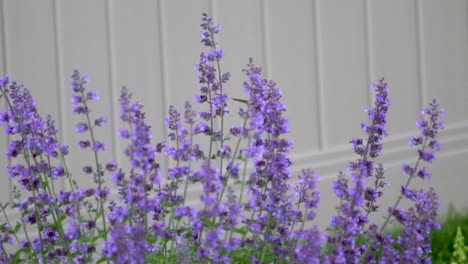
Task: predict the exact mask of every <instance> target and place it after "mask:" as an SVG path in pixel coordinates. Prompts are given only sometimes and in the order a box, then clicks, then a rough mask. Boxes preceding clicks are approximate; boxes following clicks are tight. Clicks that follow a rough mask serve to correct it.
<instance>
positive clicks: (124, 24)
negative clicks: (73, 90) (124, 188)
mask: <svg viewBox="0 0 468 264" xmlns="http://www.w3.org/2000/svg"><path fill="white" fill-rule="evenodd" d="M113 4H114V6H113V11H114V12H113V20H112V26H113V28H114V29H116V30H115V31H114V34H113V36H114V38H113V40H114V47H115V54H118V56H115V61H114V62H115V76H116V81H115V83H116V85H115V89H116V96H117V97H118V96H119V94H120V88H121V86H122V85H125V86H127V87H128V88H129V89H130V91H131V92H132V93H133V99H134V100H137V101H139V102H141V103H142V104H143V105H144V108H143V110H144V111H145V112H146V113H147V114H146V119H147V122H148V124H150V125H151V127H152V132H153V135H154V136H155V138H154V140H155V142H156V141H159V140H161V139H162V138H163V136H165V133H164V130H163V127H164V116H163V114H164V113H163V112H162V110H163V108H162V107H161V105H163V104H164V93H163V81H162V80H163V78H162V76H161V70H162V69H161V63H160V62H161V60H162V59H161V56H160V52H159V51H160V48H161V47H160V41H161V35H160V34H159V32H158V28H159V27H160V22H159V14H158V6H157V3H155V2H154V1H150V0H145V1H138V2H128V1H114V2H113ZM134 14H139V15H138V16H135V15H134ZM116 102H117V101H116ZM117 107H118V108H120V106H117ZM164 111H166V110H164ZM119 113H120V111H116V112H115V114H116V121H117V120H119V119H120V118H119ZM120 125H123V124H122V123H120ZM124 126H126V125H124ZM119 127H120V126H119ZM121 141H122V140H119V143H120V144H122V143H123V146H121V148H120V149H121V152H120V153H119V155H120V156H122V157H123V156H124V154H123V150H124V148H125V146H126V144H127V142H123V141H122V142H121ZM124 159H126V158H124Z"/></svg>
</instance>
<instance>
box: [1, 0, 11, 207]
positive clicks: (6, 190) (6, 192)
mask: <svg viewBox="0 0 468 264" xmlns="http://www.w3.org/2000/svg"><path fill="white" fill-rule="evenodd" d="M5 8H6V7H5V2H4V1H2V0H0V14H1V16H2V17H1V18H0V30H1V35H0V37H1V39H0V63H1V65H0V78H3V77H5V75H6V74H7V73H8V70H9V69H8V65H7V54H6V52H7V47H6V38H7V36H6V30H5V29H6V25H5V19H6V14H7V13H6V11H5ZM0 101H1V103H0V107H1V109H2V110H3V109H6V108H7V104H6V102H5V99H4V98H1V99H0ZM7 148H8V136H7V135H6V134H5V129H3V127H2V128H0V180H1V181H2V182H8V184H7V185H2V189H0V202H2V203H5V202H8V201H10V202H11V178H10V177H9V176H8V169H7V166H8V164H9V161H8V159H7V156H6V154H5V153H6V152H5V150H6V149H7Z"/></svg>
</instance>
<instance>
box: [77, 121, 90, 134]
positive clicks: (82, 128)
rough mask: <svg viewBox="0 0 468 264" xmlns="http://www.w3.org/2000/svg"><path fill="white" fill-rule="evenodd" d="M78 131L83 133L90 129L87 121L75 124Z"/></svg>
mask: <svg viewBox="0 0 468 264" xmlns="http://www.w3.org/2000/svg"><path fill="white" fill-rule="evenodd" d="M75 129H76V132H78V133H80V134H83V133H85V132H86V131H88V125H87V124H86V123H78V124H76V126H75Z"/></svg>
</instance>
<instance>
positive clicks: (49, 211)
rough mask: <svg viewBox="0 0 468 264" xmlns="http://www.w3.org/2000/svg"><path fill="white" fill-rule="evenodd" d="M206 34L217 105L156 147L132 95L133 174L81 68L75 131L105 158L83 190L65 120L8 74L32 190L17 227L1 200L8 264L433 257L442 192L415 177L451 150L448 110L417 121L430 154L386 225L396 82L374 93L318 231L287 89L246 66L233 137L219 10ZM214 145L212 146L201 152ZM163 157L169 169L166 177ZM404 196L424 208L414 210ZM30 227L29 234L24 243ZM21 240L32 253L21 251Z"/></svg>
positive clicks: (311, 176) (9, 128)
mask: <svg viewBox="0 0 468 264" xmlns="http://www.w3.org/2000/svg"><path fill="white" fill-rule="evenodd" d="M200 26H201V28H202V39H201V43H202V44H204V46H205V47H206V48H208V49H209V51H208V52H206V53H205V52H203V53H201V55H200V61H199V62H198V63H197V65H196V67H195V68H196V70H197V71H198V72H199V77H198V83H199V84H200V94H199V95H197V96H196V98H195V102H197V103H198V104H201V105H202V106H203V105H207V106H208V110H205V111H199V112H197V111H196V110H195V109H194V108H193V106H192V104H191V103H190V102H186V103H185V105H184V110H183V112H179V111H178V110H177V108H176V107H174V106H170V107H169V109H168V116H167V118H166V120H165V121H166V126H167V131H168V134H167V135H166V138H165V139H164V140H162V141H161V142H158V143H156V144H153V143H152V139H153V135H152V133H151V126H150V125H148V124H147V122H146V119H145V113H144V112H143V106H142V105H141V104H140V103H138V102H135V101H132V95H131V94H130V92H129V90H128V89H127V88H125V87H123V89H122V92H121V96H120V99H119V102H120V106H121V115H120V117H121V120H122V121H123V123H124V124H125V125H126V126H127V128H124V129H121V130H120V131H119V134H120V137H121V138H122V139H124V140H127V141H128V142H129V144H128V145H127V147H126V148H125V155H126V156H127V158H128V160H129V165H128V166H125V165H119V164H117V163H116V162H115V161H109V162H107V163H106V164H105V165H104V163H101V161H100V160H99V154H100V152H102V151H104V150H105V149H106V146H105V144H104V142H101V141H99V140H98V139H97V138H96V137H95V134H94V129H95V128H97V127H101V126H102V125H104V124H106V123H107V121H106V119H104V118H102V117H97V118H95V119H92V118H91V115H90V113H91V110H90V103H91V101H97V100H98V99H99V96H98V95H97V93H95V92H93V91H87V89H86V84H87V83H88V82H89V79H88V77H87V76H86V75H81V74H80V73H79V72H78V71H74V72H73V75H72V83H71V89H72V91H73V95H72V104H73V113H75V114H77V115H80V116H82V117H84V120H83V121H82V122H79V123H77V124H76V125H75V130H76V132H77V133H79V134H82V135H83V136H87V137H88V138H86V139H83V140H80V141H79V143H78V145H79V147H80V148H81V149H84V150H85V151H91V152H92V153H93V157H94V164H92V165H90V164H86V165H85V166H83V167H82V170H81V171H80V172H79V173H80V174H82V175H84V176H87V175H92V176H93V177H94V182H95V185H96V186H94V187H90V188H80V187H79V186H78V184H77V183H76V182H75V181H74V180H73V178H72V172H70V171H69V169H68V167H67V161H66V156H67V154H68V146H67V145H65V144H60V143H59V141H58V139H57V134H58V131H57V129H56V127H55V125H54V122H53V120H52V119H51V118H50V117H47V118H42V117H41V115H39V114H38V112H37V109H36V105H35V102H34V100H33V98H32V96H31V94H30V93H29V91H28V90H27V89H24V88H23V87H22V86H20V85H17V84H16V83H15V82H12V83H10V80H9V78H8V77H5V78H4V79H0V92H1V95H0V97H1V98H4V99H5V100H6V102H7V105H8V109H7V110H4V111H2V112H0V125H2V126H4V127H5V131H6V134H7V135H9V136H10V138H11V140H10V142H9V146H8V150H7V156H8V158H9V159H10V160H11V161H12V162H11V163H12V164H11V166H9V167H8V171H9V175H10V177H11V178H13V179H15V180H17V184H18V186H19V189H18V188H17V189H15V190H14V207H16V208H18V209H19V211H20V213H21V214H20V216H21V217H20V220H19V221H20V222H18V223H17V224H16V226H15V225H12V223H10V221H9V219H8V216H7V214H6V208H7V206H6V205H3V204H0V209H1V211H2V213H3V214H4V216H5V221H6V222H5V223H0V246H1V247H0V249H1V250H2V252H0V263H11V262H15V261H17V260H23V261H29V262H39V263H50V262H60V263H62V262H63V263H90V262H93V261H97V262H107V263H285V262H292V263H387V262H398V263H420V262H424V263H427V262H430V258H429V253H430V250H431V249H430V236H429V232H430V231H431V230H434V229H437V228H438V227H439V225H438V223H437V221H436V217H437V210H438V201H437V194H436V193H435V191H434V190H433V189H430V190H428V191H424V190H416V189H413V188H410V183H411V182H412V181H414V179H417V178H420V179H430V177H431V174H430V172H429V170H428V169H427V168H426V167H425V166H422V164H423V163H424V162H432V161H433V160H434V159H435V157H436V155H435V152H436V151H439V150H440V148H441V145H440V143H439V142H438V141H437V140H436V136H437V135H438V132H439V130H440V129H442V128H443V125H442V122H441V121H440V118H441V117H443V115H444V113H443V111H442V110H440V109H439V106H438V104H437V102H436V101H435V100H434V101H432V102H431V103H430V105H429V108H425V109H423V111H422V115H423V118H422V119H420V120H419V121H418V122H417V126H418V127H419V128H420V129H421V130H422V133H421V135H420V136H418V137H414V138H411V140H410V145H411V146H415V147H417V148H418V149H417V154H418V159H417V162H416V163H415V165H408V164H403V174H404V175H405V176H407V177H408V179H407V182H406V184H404V185H403V186H402V187H401V193H400V196H399V197H398V199H397V201H396V202H395V204H393V205H392V206H390V207H389V208H388V216H387V218H385V220H384V223H383V224H382V225H377V224H374V223H369V214H370V213H372V212H375V211H377V210H378V208H379V207H378V205H377V200H378V198H379V197H381V196H382V195H383V188H384V187H385V186H386V185H387V182H386V179H385V169H384V166H383V164H380V163H379V164H376V163H375V159H376V158H377V157H378V156H380V155H381V153H382V140H383V138H384V137H385V136H386V135H387V130H386V116H387V111H388V109H389V106H390V100H389V97H388V88H387V83H385V82H384V80H383V79H380V80H379V82H378V83H377V84H375V85H373V86H372V89H374V90H375V92H376V99H375V103H374V107H373V108H371V109H368V110H367V111H366V112H367V113H368V117H369V122H368V123H363V124H361V127H362V130H363V131H364V133H365V134H366V138H353V139H352V140H351V141H350V143H351V144H352V145H353V149H354V152H355V153H356V154H357V155H358V156H359V158H358V159H357V160H356V161H353V162H350V163H349V164H348V171H347V173H344V172H340V173H339V175H338V177H337V180H336V181H335V182H334V184H333V190H334V192H335V194H336V195H337V197H338V198H339V200H340V204H339V206H338V207H337V214H336V215H334V216H333V217H332V219H331V224H330V226H331V230H332V231H330V232H328V233H325V232H321V231H320V230H319V229H318V228H317V227H315V226H311V223H312V221H313V220H314V219H315V216H316V209H317V207H318V203H319V200H320V192H319V191H318V190H317V182H318V180H319V178H318V175H317V174H316V173H315V172H314V171H312V170H311V169H304V170H302V171H301V173H300V175H299V177H298V179H297V181H296V182H292V181H293V177H292V173H291V171H290V167H291V165H292V162H291V160H290V158H289V157H288V156H289V152H290V150H291V148H292V147H293V146H292V145H293V143H292V141H290V140H287V139H285V138H284V136H285V134H287V133H289V125H288V120H287V118H285V117H284V116H283V113H284V112H285V111H286V107H285V105H284V104H283V103H282V102H281V98H282V94H281V90H280V88H278V87H277V85H276V83H275V82H274V81H271V80H266V79H264V78H263V77H262V69H261V68H260V67H258V66H256V65H255V64H254V63H253V60H252V59H250V60H249V62H248V64H247V68H246V69H245V70H243V71H244V73H245V74H246V76H247V80H246V81H245V82H244V85H243V88H244V92H245V94H246V97H247V98H246V99H234V98H232V99H233V100H234V101H237V102H239V103H241V104H242V107H241V108H240V109H239V112H238V113H239V115H240V117H241V119H242V120H243V124H242V125H241V126H238V125H237V126H233V127H231V128H229V129H225V127H224V118H225V117H226V116H228V115H229V114H230V111H229V109H228V107H227V103H228V99H229V97H228V95H227V93H226V88H227V87H226V86H227V82H228V80H229V79H230V74H229V73H223V72H222V71H221V67H220V63H221V59H222V58H223V56H224V51H223V50H222V49H220V48H219V47H217V45H218V43H217V42H216V39H215V38H216V36H217V34H218V33H219V32H220V31H221V27H220V26H218V25H214V24H213V21H212V19H211V18H210V17H209V16H208V15H207V14H203V15H202V23H201V25H200ZM225 130H226V131H225ZM201 137H205V138H207V139H208V142H209V144H198V143H197V140H198V139H200V138H201ZM231 140H232V141H231ZM242 141H246V142H245V144H244V147H242V144H241V142H242ZM19 158H22V159H23V161H24V162H20V161H18V160H19ZM160 159H166V161H168V163H167V166H166V167H164V170H163V169H162V168H161V166H160V164H159V162H160ZM16 161H18V162H16ZM249 163H251V164H252V165H253V166H252V168H251V169H248V167H249V166H248V165H249ZM83 173H84V174H83ZM106 176H109V178H110V181H111V182H112V183H114V185H115V186H116V188H115V189H116V190H117V194H118V200H115V201H114V200H112V201H108V200H107V197H108V195H109V193H110V190H111V189H109V188H108V187H107V186H105V185H104V184H105V183H106V182H108V180H105V178H106ZM348 176H349V177H350V178H351V179H348ZM57 179H64V180H67V181H68V184H69V189H67V190H58V191H56V190H55V189H54V188H55V187H56V186H58V185H57V184H54V181H55V180H57ZM191 188H201V194H200V195H199V201H200V203H199V206H192V205H190V203H191V201H190V199H191V195H190V194H189V189H191ZM244 192H245V194H244ZM24 193H27V197H26V198H24V197H23V196H24V195H25V194H24ZM402 199H408V200H409V201H411V202H412V204H413V206H411V207H409V208H401V207H400V201H401V200H402ZM392 222H398V223H399V224H401V226H402V227H403V228H404V233H403V235H401V236H399V237H397V238H396V239H395V238H393V237H392V236H391V235H388V234H385V232H384V231H385V228H386V226H387V225H388V224H389V223H392ZM28 225H32V226H34V227H36V228H37V231H38V232H37V234H35V235H34V236H32V235H30V234H28ZM21 228H23V230H24V232H25V239H23V238H22V237H20V236H18V235H17V234H18V232H19V231H20V229H21ZM101 244H102V247H101V248H97V247H98V246H99V245H101ZM396 244H398V245H399V247H400V248H401V249H402V250H397V248H396V247H395V245H396ZM10 245H15V246H18V247H20V248H21V250H19V251H17V252H16V253H8V250H7V248H8V247H9V246H10ZM99 254H100V257H98V259H96V256H97V255H99Z"/></svg>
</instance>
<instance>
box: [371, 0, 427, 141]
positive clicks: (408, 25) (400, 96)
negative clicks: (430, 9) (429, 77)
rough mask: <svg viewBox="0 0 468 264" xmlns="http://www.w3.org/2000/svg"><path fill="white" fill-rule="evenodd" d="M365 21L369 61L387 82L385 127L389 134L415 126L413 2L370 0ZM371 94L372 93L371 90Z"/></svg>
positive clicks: (417, 101) (416, 104)
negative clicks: (367, 25)
mask: <svg viewBox="0 0 468 264" xmlns="http://www.w3.org/2000/svg"><path fill="white" fill-rule="evenodd" d="M369 7H370V12H369V13H370V18H369V24H370V25H372V28H371V31H370V36H372V38H371V39H370V41H371V46H372V49H371V50H370V52H371V57H372V58H373V60H372V61H371V63H370V65H372V67H371V71H372V72H373V73H374V74H372V75H371V76H370V77H371V79H372V80H374V82H375V81H377V80H378V78H380V77H384V78H385V79H386V81H387V82H388V83H389V87H390V97H391V98H392V106H391V108H390V110H389V116H388V129H389V133H390V134H391V135H395V134H397V133H402V132H408V131H412V130H414V129H415V126H414V124H415V122H416V118H417V116H419V96H420V95H419V92H418V88H419V87H420V84H419V80H418V75H419V73H418V43H417V36H418V34H417V25H416V19H415V16H414V15H415V13H416V10H415V5H414V2H411V1H405V0H397V1H392V2H390V1H370V6H369ZM396 14H398V19H395V16H396ZM372 94H373V93H372Z"/></svg>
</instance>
